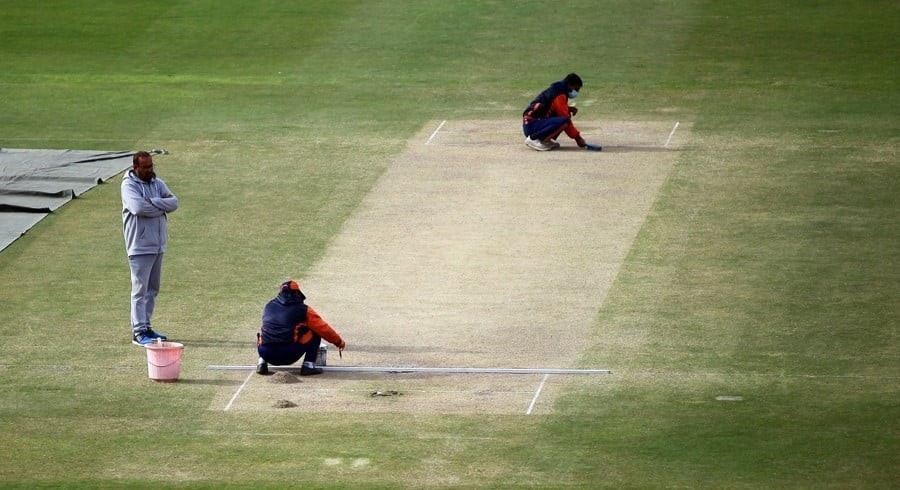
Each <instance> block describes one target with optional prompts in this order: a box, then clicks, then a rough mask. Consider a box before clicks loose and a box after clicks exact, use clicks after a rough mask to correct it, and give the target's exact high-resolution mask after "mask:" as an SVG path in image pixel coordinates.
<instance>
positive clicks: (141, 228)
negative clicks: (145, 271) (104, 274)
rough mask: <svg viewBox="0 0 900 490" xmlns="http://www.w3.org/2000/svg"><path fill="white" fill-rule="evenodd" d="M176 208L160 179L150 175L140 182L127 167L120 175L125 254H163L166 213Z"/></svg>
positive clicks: (174, 198)
mask: <svg viewBox="0 0 900 490" xmlns="http://www.w3.org/2000/svg"><path fill="white" fill-rule="evenodd" d="M164 196H168V197H164ZM176 209H178V198H177V197H175V196H174V195H173V194H172V192H171V191H170V190H169V187H168V186H166V183H165V182H163V180H162V179H160V178H157V177H156V175H154V176H153V178H152V179H150V182H144V181H143V180H141V179H140V178H138V176H137V175H135V174H134V170H129V171H128V172H127V173H126V174H125V176H124V177H122V228H123V231H124V233H125V250H126V251H127V253H128V256H129V257H130V256H132V255H144V254H161V253H165V251H166V241H167V240H168V231H167V229H166V213H171V212H172V211H175V210H176Z"/></svg>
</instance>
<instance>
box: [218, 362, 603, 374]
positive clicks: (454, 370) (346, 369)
mask: <svg viewBox="0 0 900 490" xmlns="http://www.w3.org/2000/svg"><path fill="white" fill-rule="evenodd" d="M300 368H301V366H273V365H271V364H269V370H270V371H296V370H299V369H300ZM206 369H209V370H213V371H252V370H254V369H256V366H222V365H210V366H206ZM322 369H323V370H325V372H338V373H392V374H402V373H433V374H612V371H610V370H609V369H554V368H549V369H546V368H476V367H401V366H388V367H380V366H322Z"/></svg>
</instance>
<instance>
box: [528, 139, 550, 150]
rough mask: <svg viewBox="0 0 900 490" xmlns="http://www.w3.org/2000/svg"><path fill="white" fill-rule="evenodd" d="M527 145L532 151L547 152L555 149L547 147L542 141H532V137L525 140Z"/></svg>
mask: <svg viewBox="0 0 900 490" xmlns="http://www.w3.org/2000/svg"><path fill="white" fill-rule="evenodd" d="M525 144H526V145H527V146H528V147H529V148H531V149H532V150H537V151H547V150H552V149H553V147H552V146H548V145H545V144H544V142H543V141H541V140H533V139H531V136H528V137H526V138H525Z"/></svg>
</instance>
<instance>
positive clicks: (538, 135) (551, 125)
mask: <svg viewBox="0 0 900 490" xmlns="http://www.w3.org/2000/svg"><path fill="white" fill-rule="evenodd" d="M571 122H572V118H569V117H546V118H544V119H535V120H533V121H531V122H530V123H528V124H525V125H523V126H522V131H523V132H524V133H525V136H528V137H530V138H531V139H533V140H543V139H544V138H546V137H547V136H550V135H551V134H553V133H555V132H556V131H558V130H559V128H561V127H563V126H564V125H566V124H570V123H571Z"/></svg>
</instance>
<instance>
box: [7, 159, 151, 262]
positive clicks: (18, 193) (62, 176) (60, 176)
mask: <svg viewBox="0 0 900 490" xmlns="http://www.w3.org/2000/svg"><path fill="white" fill-rule="evenodd" d="M134 153H135V152H134V151H96V150H27V149H12V148H0V250H3V249H5V248H6V247H7V246H9V244H10V243H12V242H14V241H15V240H16V239H17V238H19V237H20V236H22V235H23V234H25V232H26V231H28V229H29V228H31V227H32V226H34V225H35V224H37V223H38V222H39V221H40V220H41V219H43V218H44V216H46V215H47V214H49V213H51V212H53V211H54V210H56V209H58V208H59V207H60V206H62V205H64V204H65V203H67V202H69V201H71V200H72V199H73V198H75V197H78V196H80V195H81V194H84V193H85V192H87V191H88V190H89V189H90V188H92V187H94V186H96V185H98V184H101V183H103V182H104V181H106V180H108V179H110V178H111V177H113V176H114V175H116V174H118V173H119V172H121V171H123V170H125V169H127V168H130V167H131V157H132V155H134Z"/></svg>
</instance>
